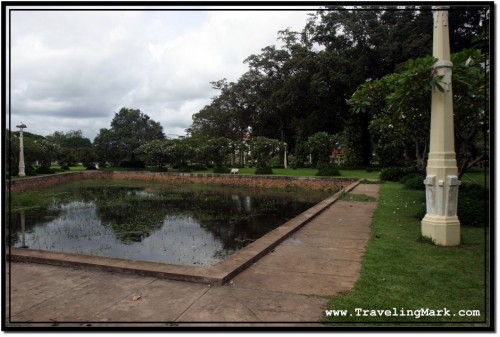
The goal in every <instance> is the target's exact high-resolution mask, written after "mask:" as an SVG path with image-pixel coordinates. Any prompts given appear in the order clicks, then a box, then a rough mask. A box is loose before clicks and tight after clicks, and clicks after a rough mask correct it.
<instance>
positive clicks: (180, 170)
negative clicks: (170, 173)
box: [177, 166, 191, 173]
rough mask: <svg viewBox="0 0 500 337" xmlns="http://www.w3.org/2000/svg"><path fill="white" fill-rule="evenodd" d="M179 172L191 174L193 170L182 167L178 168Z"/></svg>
mask: <svg viewBox="0 0 500 337" xmlns="http://www.w3.org/2000/svg"><path fill="white" fill-rule="evenodd" d="M177 172H181V173H189V172H191V168H190V167H188V166H181V167H179V168H177Z"/></svg>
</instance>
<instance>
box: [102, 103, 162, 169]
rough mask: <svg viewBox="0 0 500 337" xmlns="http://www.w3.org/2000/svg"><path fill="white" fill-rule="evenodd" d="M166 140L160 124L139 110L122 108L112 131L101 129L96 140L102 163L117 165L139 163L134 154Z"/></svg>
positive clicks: (114, 119)
mask: <svg viewBox="0 0 500 337" xmlns="http://www.w3.org/2000/svg"><path fill="white" fill-rule="evenodd" d="M157 139H165V134H164V133H163V128H162V126H161V125H160V123H158V122H155V121H154V120H152V119H151V118H150V117H149V116H148V115H146V114H144V113H142V112H141V111H140V110H138V109H128V108H122V109H121V110H120V111H119V112H118V113H115V116H114V118H113V120H112V121H111V128H110V129H101V130H100V132H99V134H98V135H97V137H96V138H95V139H94V146H95V147H96V153H97V155H98V157H99V158H100V160H101V161H104V162H106V161H108V162H110V163H112V164H113V165H117V164H119V163H120V161H123V160H126V161H129V162H130V163H132V165H134V164H133V163H135V162H137V158H136V153H135V152H134V151H135V150H136V149H137V148H138V147H139V146H141V145H142V144H144V143H146V142H148V141H151V140H157Z"/></svg>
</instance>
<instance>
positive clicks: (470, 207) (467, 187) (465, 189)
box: [415, 184, 489, 227]
mask: <svg viewBox="0 0 500 337" xmlns="http://www.w3.org/2000/svg"><path fill="white" fill-rule="evenodd" d="M485 193H486V194H485ZM488 197H489V191H488V189H485V188H484V187H483V186H480V185H475V184H462V185H461V186H460V188H459V190H458V205H457V216H458V219H459V220H460V225H462V226H467V227H483V226H485V225H486V226H488V225H489V199H488ZM425 214H426V206H425V201H424V205H422V207H421V208H420V210H419V211H418V212H417V213H416V214H415V218H417V219H419V220H422V219H423V218H424V216H425Z"/></svg>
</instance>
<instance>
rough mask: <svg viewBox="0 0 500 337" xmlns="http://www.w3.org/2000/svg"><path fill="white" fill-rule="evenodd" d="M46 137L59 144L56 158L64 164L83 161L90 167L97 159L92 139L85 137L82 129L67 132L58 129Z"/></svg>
mask: <svg viewBox="0 0 500 337" xmlns="http://www.w3.org/2000/svg"><path fill="white" fill-rule="evenodd" d="M46 138H47V139H48V140H50V141H51V142H52V143H54V144H57V146H58V148H59V151H58V153H57V154H56V159H57V161H58V162H59V164H61V165H62V166H64V165H65V166H69V165H74V164H76V163H80V162H81V163H83V164H84V165H85V166H88V167H90V166H92V165H93V162H94V161H95V159H96V158H95V157H96V156H95V153H94V149H93V147H92V143H91V141H90V139H88V138H84V137H83V135H82V131H81V130H78V131H68V132H66V133H64V132H60V131H56V132H54V133H53V134H52V135H49V136H47V137H46Z"/></svg>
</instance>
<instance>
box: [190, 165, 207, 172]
mask: <svg viewBox="0 0 500 337" xmlns="http://www.w3.org/2000/svg"><path fill="white" fill-rule="evenodd" d="M189 168H190V169H191V170H193V171H206V170H207V167H206V166H205V165H201V164H191V165H189Z"/></svg>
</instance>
